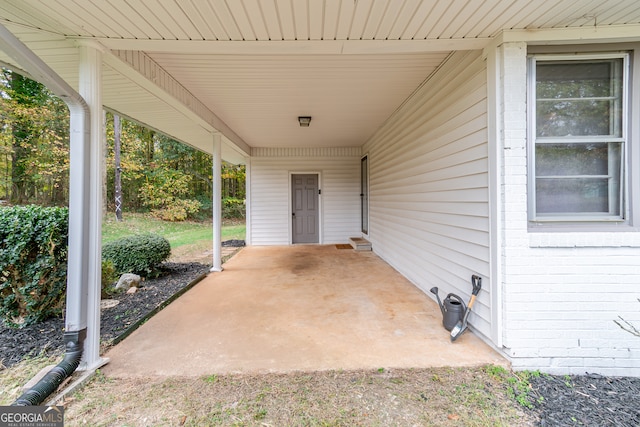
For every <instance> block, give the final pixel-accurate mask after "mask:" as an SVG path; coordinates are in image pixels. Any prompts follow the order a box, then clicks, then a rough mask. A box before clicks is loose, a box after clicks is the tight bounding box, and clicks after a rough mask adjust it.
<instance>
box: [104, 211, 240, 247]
mask: <svg viewBox="0 0 640 427" xmlns="http://www.w3.org/2000/svg"><path fill="white" fill-rule="evenodd" d="M245 229H246V227H245V224H244V222H239V220H235V221H227V222H224V223H223V225H222V241H225V240H232V239H235V240H244V237H245ZM139 233H156V234H159V235H161V236H163V237H164V238H165V239H167V240H168V241H169V243H170V244H171V248H172V249H176V248H179V247H181V246H185V245H193V244H198V243H202V242H205V241H206V242H208V243H209V244H210V242H211V238H212V231H211V223H210V222H193V221H183V222H168V221H162V220H159V219H156V218H153V217H151V216H149V215H145V214H135V213H126V214H124V221H122V222H117V221H116V220H115V218H114V217H113V215H110V216H109V218H108V219H106V220H105V221H104V222H103V223H102V242H103V243H108V242H112V241H114V240H117V239H120V238H122V237H126V236H130V235H132V234H139Z"/></svg>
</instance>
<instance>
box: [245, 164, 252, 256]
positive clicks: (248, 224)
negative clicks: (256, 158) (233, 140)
mask: <svg viewBox="0 0 640 427" xmlns="http://www.w3.org/2000/svg"><path fill="white" fill-rule="evenodd" d="M244 161H245V181H244V182H245V196H244V209H245V224H246V231H245V237H244V239H245V241H246V244H247V245H251V239H252V229H251V156H247V157H245V159H244Z"/></svg>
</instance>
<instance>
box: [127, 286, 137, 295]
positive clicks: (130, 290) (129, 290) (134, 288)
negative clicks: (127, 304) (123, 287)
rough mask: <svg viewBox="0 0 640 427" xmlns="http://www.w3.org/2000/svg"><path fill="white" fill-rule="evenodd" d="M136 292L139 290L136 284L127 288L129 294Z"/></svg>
mask: <svg viewBox="0 0 640 427" xmlns="http://www.w3.org/2000/svg"><path fill="white" fill-rule="evenodd" d="M136 292H138V288H136V287H135V286H132V287H130V288H129V289H127V293H128V294H129V295H133V294H135V293H136Z"/></svg>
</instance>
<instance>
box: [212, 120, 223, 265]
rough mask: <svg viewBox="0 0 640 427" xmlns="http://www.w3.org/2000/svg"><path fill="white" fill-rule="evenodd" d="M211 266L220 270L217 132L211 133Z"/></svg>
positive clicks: (219, 178) (220, 206)
mask: <svg viewBox="0 0 640 427" xmlns="http://www.w3.org/2000/svg"><path fill="white" fill-rule="evenodd" d="M212 173H213V174H212V177H213V195H212V197H213V200H212V206H213V267H211V271H222V178H221V176H220V175H221V173H222V140H221V137H220V134H219V133H214V134H213V168H212Z"/></svg>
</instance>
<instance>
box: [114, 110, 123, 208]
mask: <svg viewBox="0 0 640 427" xmlns="http://www.w3.org/2000/svg"><path fill="white" fill-rule="evenodd" d="M113 152H114V153H113V156H114V158H115V171H114V186H115V191H114V193H115V202H116V220H117V221H122V169H121V168H120V116H118V115H117V114H114V115H113Z"/></svg>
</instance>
